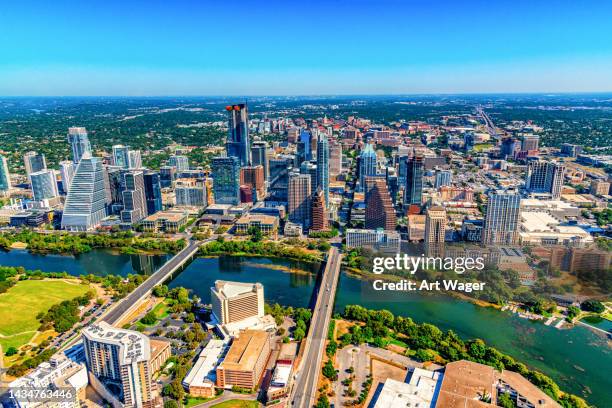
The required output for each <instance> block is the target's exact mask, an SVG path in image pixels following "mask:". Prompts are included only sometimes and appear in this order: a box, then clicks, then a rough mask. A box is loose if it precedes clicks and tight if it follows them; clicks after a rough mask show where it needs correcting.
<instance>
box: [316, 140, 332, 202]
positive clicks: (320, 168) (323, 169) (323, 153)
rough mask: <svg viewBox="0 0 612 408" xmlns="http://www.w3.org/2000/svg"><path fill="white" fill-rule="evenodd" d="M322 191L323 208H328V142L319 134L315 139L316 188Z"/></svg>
mask: <svg viewBox="0 0 612 408" xmlns="http://www.w3.org/2000/svg"><path fill="white" fill-rule="evenodd" d="M318 188H320V189H321V190H322V191H323V197H324V198H325V208H329V144H328V142H327V136H325V135H323V134H321V135H319V138H318V141H317V189H318Z"/></svg>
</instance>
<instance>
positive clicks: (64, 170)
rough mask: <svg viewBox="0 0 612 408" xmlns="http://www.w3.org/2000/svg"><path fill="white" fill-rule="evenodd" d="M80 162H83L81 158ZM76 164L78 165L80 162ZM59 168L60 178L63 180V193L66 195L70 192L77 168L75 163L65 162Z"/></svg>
mask: <svg viewBox="0 0 612 408" xmlns="http://www.w3.org/2000/svg"><path fill="white" fill-rule="evenodd" d="M79 161H81V158H80V157H79ZM76 163H78V161H77V162H76ZM59 167H60V170H59V172H60V177H61V179H62V191H63V192H64V194H68V190H70V183H72V177H74V170H75V168H76V166H75V162H72V161H70V160H64V161H61V162H60V163H59Z"/></svg>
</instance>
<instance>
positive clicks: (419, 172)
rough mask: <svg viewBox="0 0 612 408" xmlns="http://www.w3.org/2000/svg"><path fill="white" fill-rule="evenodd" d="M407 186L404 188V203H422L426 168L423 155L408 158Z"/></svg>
mask: <svg viewBox="0 0 612 408" xmlns="http://www.w3.org/2000/svg"><path fill="white" fill-rule="evenodd" d="M407 160H408V165H407V166H406V188H405V190H404V205H406V206H409V205H411V204H416V205H421V201H422V198H423V172H424V169H425V166H424V163H423V156H418V155H415V156H412V157H410V158H407Z"/></svg>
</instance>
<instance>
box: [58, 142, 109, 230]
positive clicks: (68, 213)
mask: <svg viewBox="0 0 612 408" xmlns="http://www.w3.org/2000/svg"><path fill="white" fill-rule="evenodd" d="M105 216H106V191H105V188H104V170H103V168H102V160H101V159H100V158H99V157H91V155H90V153H85V154H84V155H83V157H82V158H81V161H80V162H79V164H78V166H77V169H76V172H75V173H74V177H73V179H72V183H71V185H70V191H69V192H68V196H67V197H66V202H65V204H64V212H63V214H62V228H64V229H67V230H69V231H87V230H91V229H93V228H96V227H97V226H98V225H100V221H102V219H103V218H104V217H105Z"/></svg>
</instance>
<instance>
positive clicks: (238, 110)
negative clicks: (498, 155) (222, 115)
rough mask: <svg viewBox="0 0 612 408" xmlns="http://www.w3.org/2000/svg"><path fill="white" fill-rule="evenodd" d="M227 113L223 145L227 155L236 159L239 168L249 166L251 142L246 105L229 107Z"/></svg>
mask: <svg viewBox="0 0 612 408" xmlns="http://www.w3.org/2000/svg"><path fill="white" fill-rule="evenodd" d="M225 109H226V110H227V113H228V121H227V126H228V135H227V142H226V145H225V148H226V151H227V155H228V156H229V157H236V158H237V159H238V161H239V163H240V165H241V166H248V165H250V164H251V142H250V140H249V116H248V115H249V114H248V110H247V105H246V103H240V104H237V105H230V106H227V107H226V108H225Z"/></svg>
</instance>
